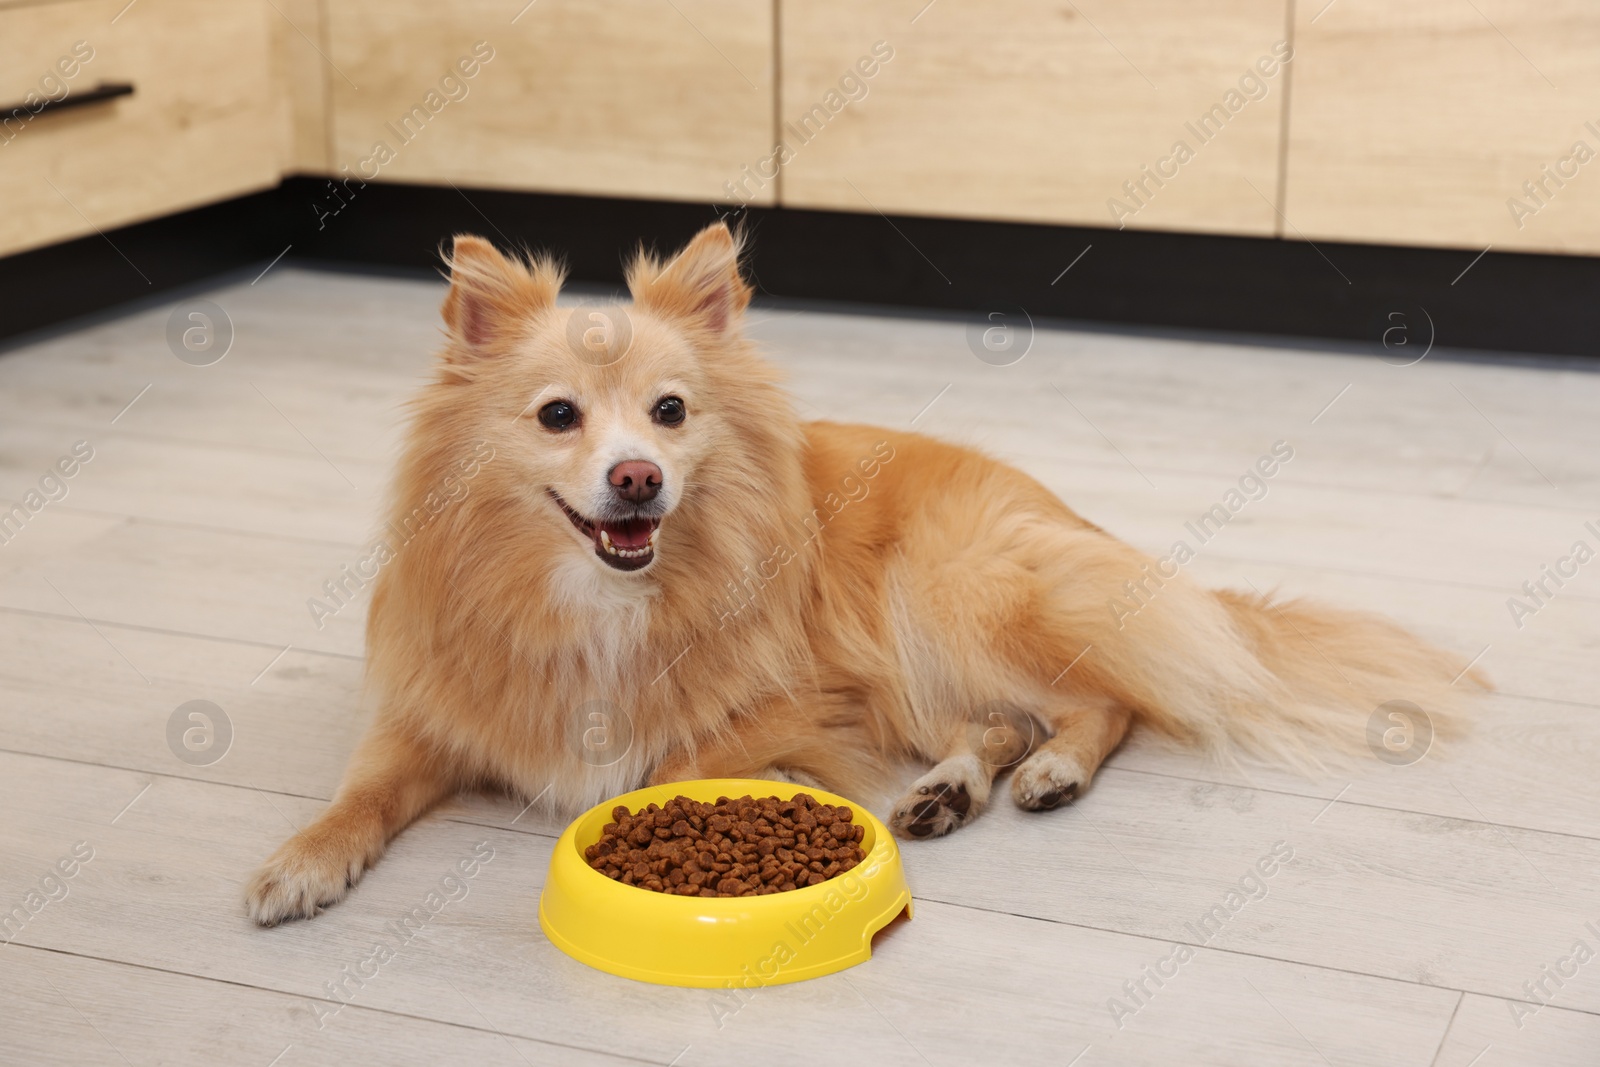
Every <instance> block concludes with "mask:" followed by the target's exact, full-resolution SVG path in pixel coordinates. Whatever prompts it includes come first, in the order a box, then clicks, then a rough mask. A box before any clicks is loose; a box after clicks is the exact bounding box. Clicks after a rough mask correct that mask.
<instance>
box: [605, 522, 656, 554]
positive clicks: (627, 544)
mask: <svg viewBox="0 0 1600 1067" xmlns="http://www.w3.org/2000/svg"><path fill="white" fill-rule="evenodd" d="M655 527H656V524H655V523H654V522H652V521H651V520H649V519H624V520H622V521H621V522H602V523H600V529H602V530H604V531H605V532H606V536H607V537H610V538H611V543H612V544H613V545H615V546H617V547H618V548H643V547H644V546H645V545H646V544H648V543H649V541H650V531H651V530H654V529H655Z"/></svg>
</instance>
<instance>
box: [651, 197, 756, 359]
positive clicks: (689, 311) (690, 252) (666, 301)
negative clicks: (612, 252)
mask: <svg viewBox="0 0 1600 1067" xmlns="http://www.w3.org/2000/svg"><path fill="white" fill-rule="evenodd" d="M628 290H629V292H631V293H632V294H633V300H634V303H635V304H638V305H639V306H640V307H645V308H649V309H650V310H652V311H656V312H659V313H660V314H662V315H666V316H669V317H671V318H674V319H677V320H678V321H679V322H681V323H683V324H685V325H688V326H690V327H691V328H694V329H696V330H699V331H703V332H704V333H707V334H710V335H712V336H713V337H723V336H726V335H728V334H730V333H733V332H735V330H736V328H737V326H738V323H739V318H740V316H741V315H743V314H744V309H745V308H746V307H748V306H749V304H750V286H748V285H746V284H745V280H744V279H743V278H741V277H740V276H739V239H738V238H736V237H735V236H734V235H733V233H732V231H730V230H729V229H728V226H727V224H726V223H722V222H718V223H714V224H712V225H710V226H707V227H706V228H705V229H703V230H701V231H700V232H699V233H698V234H696V235H695V237H694V240H692V241H690V242H689V243H688V245H686V246H685V247H684V249H683V251H682V252H680V253H678V255H677V257H676V258H675V259H673V260H671V261H670V262H668V263H665V264H662V263H659V262H657V261H656V260H654V259H652V258H651V257H648V256H640V257H639V259H638V260H636V261H635V262H634V264H633V266H632V267H631V268H630V269H629V270H628Z"/></svg>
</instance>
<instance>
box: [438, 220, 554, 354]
mask: <svg viewBox="0 0 1600 1067" xmlns="http://www.w3.org/2000/svg"><path fill="white" fill-rule="evenodd" d="M445 261H446V263H448V264H449V267H450V292H449V295H447V296H446V297H445V298H444V309H443V311H444V321H445V325H446V326H448V327H449V328H450V332H451V334H452V335H453V336H454V337H456V338H457V339H458V340H459V341H461V342H462V349H463V352H462V354H464V355H469V356H478V355H484V354H487V353H489V352H491V351H493V350H494V347H495V342H496V341H497V340H501V339H504V338H506V337H509V336H511V335H512V334H513V333H514V328H515V326H516V324H517V323H518V322H519V321H520V320H523V319H525V318H527V316H528V314H529V313H530V312H533V311H538V310H542V309H544V308H547V307H550V306H551V305H553V304H554V303H555V301H556V296H557V294H559V293H560V291H561V271H560V268H558V267H556V266H555V265H554V264H552V263H551V262H549V261H548V260H543V259H533V260H526V261H525V260H521V259H508V258H507V257H505V256H503V255H501V254H500V252H499V250H498V249H496V248H495V247H494V245H492V244H490V243H489V242H488V241H485V240H484V239H483V238H481V237H472V236H470V235H467V234H458V235H457V236H456V238H455V241H454V245H453V247H452V248H451V250H450V254H449V255H448V256H446V257H445Z"/></svg>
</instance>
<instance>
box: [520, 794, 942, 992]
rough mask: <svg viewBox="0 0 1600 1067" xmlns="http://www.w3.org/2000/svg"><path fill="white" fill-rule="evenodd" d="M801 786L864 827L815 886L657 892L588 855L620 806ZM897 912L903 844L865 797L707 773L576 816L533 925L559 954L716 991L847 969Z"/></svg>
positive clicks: (905, 903) (903, 898)
mask: <svg viewBox="0 0 1600 1067" xmlns="http://www.w3.org/2000/svg"><path fill="white" fill-rule="evenodd" d="M796 793H809V794H810V795H811V796H813V797H816V798H817V800H819V801H821V802H822V803H824V804H848V805H849V806H850V809H851V811H852V813H853V814H854V816H855V820H854V821H855V823H856V824H857V825H858V826H862V827H864V828H865V831H866V832H865V834H864V835H863V837H862V839H861V850H862V851H863V852H865V853H866V858H865V859H863V860H862V861H861V862H860V863H859V864H858V865H856V866H855V867H853V868H851V869H850V870H848V871H846V872H844V873H843V874H840V875H837V876H835V877H833V878H830V879H828V880H827V881H826V882H822V883H820V884H818V885H812V886H806V887H805V888H803V889H792V890H789V891H788V892H784V893H768V894H765V895H761V896H747V897H689V896H673V895H671V894H668V893H656V892H652V891H651V890H648V889H640V888H638V887H636V886H631V885H624V884H623V883H621V882H617V881H613V880H612V879H610V878H607V877H606V876H605V875H603V874H601V873H600V872H599V871H597V870H595V869H594V868H592V867H590V866H589V863H588V861H587V860H585V859H584V858H583V850H584V849H586V848H588V847H589V846H590V845H592V844H594V843H595V842H597V841H599V840H600V835H601V832H602V831H603V830H604V828H605V825H606V824H607V823H609V822H610V821H611V812H612V809H614V808H615V807H617V805H619V804H620V805H623V806H625V807H626V808H627V809H628V810H629V811H638V810H639V809H641V808H643V807H645V806H647V805H649V804H660V805H665V804H666V803H667V801H669V800H671V799H672V798H673V797H675V796H679V795H680V794H681V795H683V796H686V797H689V798H690V799H692V800H698V801H700V802H701V803H704V804H711V803H715V802H716V800H717V798H718V797H732V798H738V797H742V796H745V795H747V794H748V795H749V796H752V797H756V798H758V799H759V798H761V797H770V796H776V797H779V798H780V799H783V800H788V799H791V798H792V797H793V796H794V795H795V794H796ZM902 911H903V912H905V913H906V917H907V918H909V917H910V916H911V890H910V889H908V888H906V876H905V869H904V868H903V867H902V866H901V864H900V849H899V848H898V847H896V845H895V842H894V838H893V837H892V836H890V834H889V830H888V828H887V827H885V826H884V825H883V823H881V822H879V821H878V820H877V819H875V818H873V817H872V815H871V814H870V813H869V812H867V811H866V809H864V808H863V807H862V806H861V805H859V804H855V803H852V802H851V801H848V800H846V799H845V798H843V797H840V796H835V795H834V794H832V793H827V792H824V791H822V790H820V789H808V788H805V787H803V786H797V785H795V784H793V783H792V782H764V781H761V780H759V779H755V778H709V779H705V780H703V781H697V782H674V783H672V784H670V785H661V786H652V787H650V788H648V789H638V790H635V791H634V792H632V793H625V794H623V795H622V796H620V797H617V798H615V799H614V800H609V801H607V802H606V803H604V804H601V805H600V806H599V807H596V808H592V809H590V810H589V811H587V812H585V813H584V814H583V815H581V816H579V817H578V819H577V821H575V822H574V823H573V824H572V825H571V826H569V827H567V829H566V831H565V832H564V833H563V834H562V835H561V839H560V840H559V841H557V842H556V850H555V854H554V855H553V856H551V857H550V875H549V877H548V878H546V879H545V884H544V894H543V895H542V896H541V897H540V898H539V925H540V927H541V928H543V930H544V932H545V936H547V937H549V938H550V941H551V943H552V944H554V945H555V946H556V947H557V948H559V949H560V950H561V951H562V952H565V953H566V954H567V955H569V956H571V957H572V958H573V959H575V960H579V961H580V962H583V963H587V964H588V965H589V966H591V967H597V968H599V969H600V970H602V971H606V972H608V973H610V974H617V975H621V976H622V977H624V978H636V979H638V980H639V981H641V982H656V983H659V984H661V985H676V986H699V987H701V988H710V989H719V988H726V987H729V986H731V985H738V986H741V987H751V986H752V984H755V985H776V984H780V983H783V982H799V981H802V980H804V979H806V978H816V977H818V976H819V975H824V974H832V973H834V972H835V971H842V970H844V969H845V968H846V967H853V966H855V965H856V964H858V963H861V962H862V961H864V960H866V959H868V958H869V957H870V956H871V955H872V935H873V934H875V933H877V932H878V931H879V930H881V929H882V928H883V927H884V926H886V925H888V924H889V922H890V921H891V920H893V919H894V918H896V917H897V916H898V915H899V914H900V913H901V912H902Z"/></svg>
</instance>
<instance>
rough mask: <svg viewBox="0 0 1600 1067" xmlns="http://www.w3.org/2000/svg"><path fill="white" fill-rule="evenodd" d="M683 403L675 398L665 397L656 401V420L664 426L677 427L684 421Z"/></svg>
mask: <svg viewBox="0 0 1600 1067" xmlns="http://www.w3.org/2000/svg"><path fill="white" fill-rule="evenodd" d="M684 414H685V412H684V410H683V401H682V400H680V399H679V398H677V397H675V396H664V397H662V398H661V399H660V400H657V401H656V409H655V412H654V415H655V419H656V421H657V422H659V423H661V425H663V426H676V425H678V423H680V422H682V421H683V416H684Z"/></svg>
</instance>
